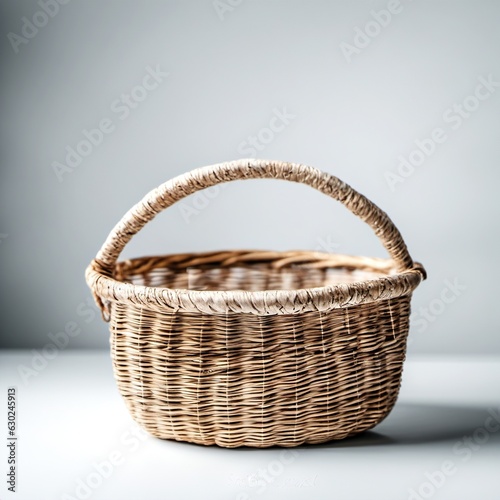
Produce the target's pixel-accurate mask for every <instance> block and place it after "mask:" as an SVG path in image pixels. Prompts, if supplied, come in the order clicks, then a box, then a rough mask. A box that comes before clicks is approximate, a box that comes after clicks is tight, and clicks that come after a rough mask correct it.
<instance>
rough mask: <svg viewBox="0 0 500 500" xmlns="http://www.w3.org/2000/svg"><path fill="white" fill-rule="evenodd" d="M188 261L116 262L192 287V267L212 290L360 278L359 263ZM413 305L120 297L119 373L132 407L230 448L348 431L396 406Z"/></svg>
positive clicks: (148, 423)
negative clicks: (316, 307) (222, 303)
mask: <svg viewBox="0 0 500 500" xmlns="http://www.w3.org/2000/svg"><path fill="white" fill-rule="evenodd" d="M224 255H225V256H226V257H227V253H224ZM172 260H175V256H172ZM192 260H193V261H194V260H196V256H193V259H192ZM198 260H199V259H198ZM211 260H213V259H211ZM165 265H171V264H165ZM183 267H184V269H182V270H176V269H175V268H174V269H172V267H168V268H166V267H161V268H158V267H157V264H155V259H138V260H136V261H134V263H133V265H129V266H121V267H120V268H119V269H118V271H117V272H118V275H119V277H120V280H123V281H125V282H132V283H135V284H141V283H142V284H151V283H154V284H156V285H158V286H159V285H165V286H173V285H174V286H175V285H180V286H182V285H184V286H186V284H187V280H189V279H190V278H191V281H193V278H192V276H194V277H195V278H194V280H195V281H194V285H196V286H197V287H199V288H204V289H206V288H215V287H218V288H221V289H228V288H234V287H235V286H241V287H245V288H247V289H252V288H261V287H268V288H270V287H281V288H283V287H284V286H286V285H288V286H289V287H295V286H297V285H299V286H300V285H301V284H305V285H320V284H326V283H325V282H327V281H328V280H329V279H336V280H344V281H354V279H355V276H353V272H352V270H351V271H348V270H343V269H336V270H335V273H333V275H331V276H330V274H331V273H330V274H329V272H328V271H329V270H328V269H322V270H318V269H314V268H310V267H308V266H293V267H291V268H284V269H281V270H279V271H276V270H275V269H272V268H270V267H269V266H268V265H259V266H246V267H231V268H229V269H224V268H222V269H221V268H220V267H218V266H217V263H215V265H214V264H212V266H211V268H210V269H209V270H207V269H203V270H199V269H194V268H193V267H190V268H189V271H191V273H189V274H188V273H186V272H185V266H183ZM255 268H257V269H255ZM366 274H370V273H366V272H365V275H366ZM192 284H193V283H192ZM409 312H410V294H408V295H405V296H402V297H398V298H394V299H387V300H379V301H376V302H371V303H366V304H361V305H356V306H351V307H345V308H337V309H332V310H329V311H307V312H304V313H298V314H284V315H276V314H275V315H256V314H252V313H232V314H200V313H196V312H181V311H179V312H165V311H161V310H154V309H150V308H148V307H138V306H136V305H130V304H124V303H117V304H114V305H113V307H112V311H111V322H110V330H111V352H112V360H113V366H114V373H115V377H116V380H117V383H118V387H119V389H120V392H121V394H122V396H123V398H124V399H125V402H126V404H127V407H128V409H129V410H130V413H131V414H132V416H133V418H134V419H135V420H136V421H137V422H138V423H139V424H140V425H141V426H142V427H143V428H145V429H146V430H147V431H148V432H150V433H151V434H153V435H154V436H157V437H160V438H166V439H175V440H180V441H189V442H194V443H198V444H205V445H210V444H217V445H220V446H224V447H235V446H254V447H267V446H272V445H280V446H296V445H299V444H302V443H321V442H324V441H328V440H332V439H341V438H345V437H347V436H351V435H354V434H357V433H359V432H362V431H364V430H367V429H370V428H371V427H373V426H375V425H377V424H378V423H379V422H380V421H381V420H382V419H383V418H384V417H385V416H386V415H387V414H388V413H389V411H390V410H391V408H392V407H393V405H394V403H395V401H396V398H397V395H398V391H399V386H400V379H401V371H402V366H403V361H404V358H405V350H406V339H407V333H408V319H409Z"/></svg>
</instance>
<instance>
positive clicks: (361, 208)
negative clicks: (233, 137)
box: [94, 159, 425, 277]
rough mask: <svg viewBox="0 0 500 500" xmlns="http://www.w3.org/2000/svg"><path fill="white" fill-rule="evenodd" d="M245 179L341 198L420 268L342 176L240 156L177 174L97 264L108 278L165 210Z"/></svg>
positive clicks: (125, 225)
mask: <svg viewBox="0 0 500 500" xmlns="http://www.w3.org/2000/svg"><path fill="white" fill-rule="evenodd" d="M241 179H282V180H286V181H293V182H299V183H302V184H306V185H308V186H311V187H313V188H315V189H317V190H318V191H320V192H322V193H324V194H326V195H328V196H330V197H332V198H334V199H335V200H338V201H340V202H341V203H342V204H343V205H345V206H346V207H347V208H348V209H349V210H350V211H351V212H352V213H353V214H355V215H357V216H358V217H359V218H361V219H362V220H363V221H365V222H366V223H367V224H368V225H370V226H371V228H372V229H373V231H374V232H375V234H376V235H377V236H378V238H379V239H380V241H381V242H382V244H383V245H384V247H385V248H386V249H387V251H388V252H389V255H390V256H391V257H392V259H393V260H394V261H395V263H396V265H397V268H398V271H406V270H409V269H415V268H417V267H418V268H419V270H421V272H422V275H423V276H424V277H425V271H424V270H423V268H421V267H420V266H419V265H415V264H414V262H413V260H412V258H411V256H410V254H409V253H408V249H407V248H406V244H405V242H404V241H403V238H402V236H401V234H400V232H399V231H398V229H397V228H396V226H395V225H394V224H393V223H392V221H391V219H390V218H389V216H388V215H387V214H386V213H385V212H383V211H382V210H381V209H380V208H378V207H377V206H376V205H375V204H374V203H372V202H371V201H370V200H368V199H367V198H365V197H364V196H363V195H362V194H360V193H358V192H357V191H355V190H354V189H353V188H351V187H350V186H349V185H348V184H346V183H344V182H342V181H341V180H339V179H338V178H337V177H334V176H333V175H330V174H328V173H325V172H321V171H320V170H317V169H315V168H312V167H309V166H305V165H300V164H295V163H287V162H280V161H269V160H252V159H250V160H237V161H233V162H228V163H220V164H217V165H212V166H208V167H203V168H198V169H196V170H193V171H191V172H188V173H186V174H184V175H180V176H178V177H175V178H173V179H171V180H169V181H167V182H165V183H164V184H162V185H161V186H159V187H158V188H156V189H154V190H152V191H151V192H149V193H148V194H147V195H146V196H145V197H144V198H143V199H142V200H141V201H140V202H139V203H137V204H136V205H135V206H134V207H132V208H131V209H130V210H129V211H128V212H127V213H126V214H125V215H124V216H123V218H122V219H121V220H120V222H118V224H117V225H116V226H115V227H114V228H113V230H112V231H111V232H110V234H109V235H108V237H107V239H106V241H105V242H104V244H103V246H102V247H101V249H100V250H99V253H98V254H97V256H96V258H95V260H94V264H95V266H96V267H97V268H99V269H100V271H101V272H102V273H103V274H105V275H108V276H110V277H111V276H112V275H113V271H114V266H115V263H116V260H117V259H118V257H119V255H120V253H121V252H122V250H123V248H124V247H125V245H126V244H127V243H128V242H129V241H130V240H131V239H132V237H133V236H134V235H135V234H137V233H138V232H139V231H140V230H141V229H142V228H143V227H144V226H145V225H146V224H147V223H148V222H149V221H151V220H152V219H153V218H154V217H155V216H156V215H157V214H158V213H160V212H161V211H162V210H164V209H166V208H168V207H170V206H171V205H173V204H174V203H176V202H177V201H179V200H182V199H183V198H185V197H186V196H189V195H190V194H193V193H195V192H197V191H200V190H202V189H205V188H209V187H211V186H215V185H216V184H220V183H223V182H228V181H235V180H241Z"/></svg>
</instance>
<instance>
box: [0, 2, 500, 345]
mask: <svg viewBox="0 0 500 500" xmlns="http://www.w3.org/2000/svg"><path fill="white" fill-rule="evenodd" d="M42 3H43V2H41V3H36V2H31V1H12V0H10V1H5V2H2V5H1V10H2V12H1V19H2V26H1V32H2V34H3V36H2V42H1V44H0V51H1V61H2V77H1V110H2V134H1V135H2V138H1V162H2V163H1V167H2V168H1V188H0V189H1V191H0V208H1V216H0V217H1V218H0V235H1V236H0V258H1V260H2V266H1V271H0V272H1V282H2V287H1V288H2V301H1V310H0V317H1V334H2V345H3V346H4V347H32V348H38V349H39V348H42V347H43V346H44V345H46V344H47V343H48V342H50V338H51V337H50V335H49V334H56V333H57V332H58V331H60V330H62V329H64V328H65V325H66V323H67V322H70V321H75V322H76V323H78V325H79V327H80V328H81V334H79V335H77V336H76V337H74V338H72V339H71V344H70V345H69V346H68V347H77V348H80V347H102V348H105V347H106V346H107V342H108V337H107V325H106V324H104V323H103V322H101V321H100V319H99V318H98V317H97V315H96V313H95V309H94V308H89V306H88V305H87V304H86V301H87V300H88V299H89V297H90V294H89V291H88V289H87V287H86V285H85V283H84V279H83V273H84V269H85V267H86V265H87V263H88V262H89V261H90V260H91V258H92V257H93V256H94V255H95V253H96V252H97V250H98V248H99V246H100V245H101V243H102V242H103V241H104V239H105V237H106V235H107V233H108V232H109V230H110V229H111V228H112V226H113V225H114V224H115V222H116V221H117V220H118V219H119V218H120V217H121V215H122V214H123V213H124V212H125V211H126V210H127V209H128V208H129V207H130V206H131V205H132V204H134V203H135V202H136V201H138V200H139V199H140V198H141V197H142V196H143V195H144V194H145V193H146V192H147V191H149V190H150V189H152V188H153V187H155V186H156V185H158V184H160V183H161V182H163V181H165V180H167V179H169V178H171V177H172V176H174V175H177V174H181V173H183V172H185V171H187V170H190V169H192V168H195V167H198V166H202V165H206V164H211V163H216V162H220V161H224V160H230V159H236V158H239V157H247V156H250V155H252V154H253V152H252V151H251V150H249V149H248V144H247V143H246V141H248V137H249V136H258V134H260V137H261V139H262V142H260V143H259V146H258V147H259V148H261V150H260V151H256V152H255V153H256V155H257V156H258V157H262V158H273V159H283V160H289V161H295V162H302V163H306V164H310V165H313V166H316V167H318V168H320V169H323V170H326V171H329V172H331V173H333V174H335V175H337V176H339V177H341V178H342V179H344V180H346V181H347V182H349V183H350V184H352V185H353V186H354V187H356V188H357V189H358V190H360V191H361V192H363V193H365V194H366V195H367V196H368V197H369V198H371V199H372V200H373V201H375V202H376V203H378V204H379V205H380V206H381V207H382V208H383V209H384V210H386V211H387V212H388V213H389V214H390V215H391V216H392V218H393V220H394V221H395V222H396V224H397V225H398V226H399V227H400V229H401V230H402V233H403V235H404V236H405V238H406V240H407V244H408V246H409V248H410V250H411V252H412V254H413V256H414V257H415V258H416V259H417V260H420V261H421V262H423V263H424V264H425V265H426V267H427V269H428V272H429V278H430V279H429V280H428V281H427V282H425V283H424V284H423V285H422V286H421V287H420V288H419V289H418V291H417V292H416V294H415V296H414V301H413V306H414V311H415V314H414V316H413V330H412V342H411V345H410V348H409V349H410V354H414V353H460V354H475V353H485V354H491V353H499V352H500V337H499V335H498V332H499V310H500V308H499V307H498V305H497V300H498V291H497V283H498V280H499V278H500V275H499V266H498V255H499V253H500V252H499V243H498V216H499V202H498V185H499V181H500V173H499V168H498V159H499V155H500V141H499V132H500V114H499V111H500V87H499V86H498V84H496V85H495V83H493V84H489V85H490V87H491V89H490V91H489V93H488V92H487V91H485V90H484V89H479V94H478V95H479V96H480V97H481V100H479V99H477V98H474V97H473V96H474V94H475V92H476V90H477V86H478V85H480V78H481V77H483V78H485V79H490V80H492V81H493V82H500V57H499V51H500V30H498V26H499V21H500V3H499V2H496V1H493V0H491V1H486V0H483V1H475V2H472V1H453V2H450V1H448V2H447V1H432V2H431V1H424V0H418V1H417V0H415V1H410V0H401V2H399V3H398V2H397V0H393V1H392V2H390V1H389V2H388V1H386V0H382V1H356V2H352V1H347V0H346V1H318V0H316V1H305V0H301V1H295V0H287V1H269V0H268V1H250V0H244V1H238V0H221V1H219V2H212V1H209V0H207V1H205V0H204V1H190V2H186V1H184V2H183V1H180V0H178V1H151V0H149V1H142V2H133V1H106V2H99V1H85V2H83V1H77V0H72V1H70V2H68V3H67V4H65V5H59V4H58V5H59V6H58V7H57V6H54V4H51V5H52V7H50V6H48V7H46V9H47V10H48V11H50V16H49V15H48V14H47V15H46V16H45V17H44V15H43V10H42V6H41V5H42ZM389 8H390V9H392V10H393V13H392V14H391V19H390V20H388V16H387V15H386V14H384V13H382V14H380V15H378V16H377V14H376V13H377V12H380V11H381V10H384V11H387V10H388V9H389ZM56 11H57V12H56ZM372 11H374V12H375V14H374V12H372ZM40 12H42V14H40ZM384 15H385V17H384ZM381 16H382V17H381ZM23 18H26V19H27V21H26V20H25V19H23ZM376 18H378V20H376ZM31 22H32V23H35V24H38V25H39V27H38V28H37V26H36V25H32V26H30V23H31ZM382 24H385V26H382ZM30 29H31V31H30ZM23 30H24V35H23ZM366 30H367V31H368V32H369V35H368V37H366V35H365V36H363V35H361V34H360V32H361V31H363V32H364V31H366ZM13 34H14V35H13ZM16 36H17V37H16ZM21 36H23V37H24V41H23V40H22V39H21V38H20V37H21ZM356 43H357V45H356ZM347 44H350V45H351V47H350V48H349V46H348V45H347ZM349 50H350V51H351V52H350V56H349V54H347V53H348V52H349ZM346 54H347V57H346ZM148 67H149V68H157V67H158V68H159V70H160V71H161V72H165V73H167V72H168V76H161V75H160V76H158V77H157V78H158V80H161V81H158V82H157V86H156V88H155V89H150V90H145V91H144V90H141V89H135V90H133V89H134V87H136V86H137V85H140V84H141V82H142V81H143V79H144V77H145V75H146V74H147V72H148V70H147V68H148ZM146 83H147V84H148V86H150V87H151V86H152V84H153V83H154V82H153V80H146ZM132 90H133V92H134V93H135V96H136V97H137V98H138V100H140V102H132V106H133V107H132V106H130V105H124V104H123V103H120V102H119V101H120V100H121V99H122V94H130V92H131V91H132ZM455 105H460V106H465V107H464V108H463V111H460V108H458V107H455V108H454V106H455ZM284 109H285V110H286V112H287V113H288V114H289V115H293V116H291V117H290V118H289V119H288V120H287V121H288V123H287V124H286V125H285V126H284V127H283V130H280V131H279V132H275V133H273V134H272V135H270V134H269V132H262V130H263V129H265V128H266V127H268V125H269V123H270V120H271V119H272V117H273V116H274V115H275V114H276V110H278V111H281V112H282V111H283V110H284ZM460 113H462V115H460ZM102 120H105V122H104V124H105V125H106V126H107V127H108V128H107V130H109V133H106V134H103V138H102V141H101V143H100V144H98V145H95V146H91V148H90V151H89V150H87V151H85V145H83V146H82V145H81V141H82V140H83V139H85V136H84V132H83V131H84V130H88V131H90V130H91V129H94V128H96V127H97V126H98V125H99V124H100V123H101V124H102ZM435 129H441V130H442V132H439V131H438V132H435V134H436V135H435V137H439V139H440V140H441V143H439V144H435V145H434V148H432V147H431V146H428V148H429V151H430V150H431V149H433V151H432V152H430V154H429V155H428V156H427V155H426V156H425V161H423V162H422V164H421V165H419V166H417V167H415V168H414V171H413V172H410V171H409V170H408V169H407V170H406V171H405V172H404V173H405V175H407V176H406V177H401V178H400V180H401V181H402V182H398V183H397V184H396V185H395V186H393V187H394V189H391V187H390V185H389V183H388V181H387V172H388V171H390V172H393V173H397V172H398V170H397V169H398V164H399V163H400V160H398V157H399V156H400V155H403V156H404V157H405V158H408V157H410V155H413V156H412V158H413V160H414V161H416V162H418V161H419V160H422V158H421V156H422V155H420V156H419V154H418V153H415V152H414V151H415V150H416V149H417V145H416V142H415V141H418V140H424V139H425V138H428V137H431V135H432V133H433V131H434V130H435ZM439 134H441V135H439ZM95 137H96V138H97V139H99V134H97V135H96V134H95ZM266 142H267V143H266ZM79 144H80V149H81V150H82V148H83V151H84V152H85V153H88V155H87V156H86V157H84V158H82V161H81V163H80V164H79V165H77V166H75V167H74V168H72V169H69V168H68V170H70V171H65V172H63V173H60V179H58V176H57V175H56V173H55V171H54V168H53V163H54V162H60V163H62V164H64V163H66V160H65V157H66V154H67V147H70V148H77V147H78V145H79ZM398 175H399V174H398ZM60 180H61V181H60ZM204 201H205V202H206V199H205V200H204V199H203V198H200V197H198V198H196V199H193V198H192V199H188V200H186V203H185V204H184V205H181V206H182V207H183V210H184V211H183V210H182V209H180V208H179V207H173V208H172V209H170V210H168V211H167V212H165V213H164V214H163V215H162V216H161V217H159V218H158V219H157V220H155V221H154V223H152V224H150V226H148V227H147V228H146V229H145V230H144V231H143V232H142V233H141V234H140V236H138V237H136V238H135V239H134V240H133V241H132V243H131V244H130V245H129V247H127V249H126V251H125V252H124V254H123V256H125V257H130V256H140V255H145V254H155V253H171V252H183V251H197V250H208V249H225V248H271V249H295V248H319V249H325V250H328V249H331V250H334V251H338V252H341V253H354V254H363V255H378V256H384V251H383V249H382V247H381V245H380V244H379V243H378V241H377V240H376V238H375V237H374V236H373V235H372V234H371V231H370V230H369V228H367V227H364V226H363V224H362V223H360V222H358V221H357V220H356V219H355V218H354V216H352V215H350V214H349V213H347V211H346V210H345V209H344V208H343V207H341V206H340V205H338V204H336V203H334V202H333V201H331V200H329V199H326V198H325V197H322V196H321V195H320V194H319V193H316V192H315V191H313V190H311V189H309V188H306V187H304V186H298V185H292V184H290V183H280V182H276V181H247V182H240V183H233V184H232V185H230V186H228V187H227V188H225V189H223V190H221V191H220V192H219V194H218V195H217V196H215V197H213V198H211V199H209V203H208V204H207V203H205V204H206V207H204V208H203V209H200V210H198V209H199V208H200V207H201V206H202V205H203V202H204ZM193 207H194V210H196V211H197V213H196V214H194V215H192V216H190V217H189V218H188V221H187V222H188V223H187V222H186V210H190V209H192V208H193ZM196 207H198V208H196ZM421 308H423V309H425V310H427V309H428V310H429V311H430V312H423V310H422V309H421ZM429 308H430V309H429Z"/></svg>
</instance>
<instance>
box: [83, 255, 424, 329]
mask: <svg viewBox="0 0 500 500" xmlns="http://www.w3.org/2000/svg"><path fill="white" fill-rule="evenodd" d="M237 252H241V251H225V252H220V253H221V254H228V253H237ZM254 252H259V251H254ZM260 252H265V251H260ZM288 253H289V252H273V254H283V255H287V254H288ZM303 253H304V255H305V254H308V255H316V256H317V255H319V254H321V252H308V251H304V252H303ZM208 254H210V253H207V252H199V253H196V252H193V253H189V254H169V255H165V256H158V257H157V258H162V257H174V258H175V257H177V256H188V255H190V256H198V255H208ZM323 255H327V256H332V257H333V256H337V257H338V255H337V254H323ZM341 257H348V258H350V259H353V260H352V262H354V260H359V261H360V262H365V263H366V262H374V263H376V262H378V263H379V265H380V266H384V263H385V266H384V267H386V268H393V267H394V266H392V265H389V264H391V263H394V261H393V260H392V259H382V258H373V257H357V256H341ZM148 258H151V259H153V258H156V257H155V256H151V257H139V258H135V259H129V260H126V261H121V262H119V263H117V267H118V266H120V265H122V266H123V265H124V264H125V263H127V262H134V261H139V260H141V259H148ZM328 267H330V266H328ZM331 267H332V268H333V267H334V266H331ZM342 267H344V268H345V267H347V266H346V265H343V266H342V265H339V266H337V268H342ZM381 270H382V269H380V270H379V271H381ZM85 276H86V281H87V283H88V285H89V286H90V288H91V289H92V292H93V294H94V297H95V299H96V301H97V303H98V304H99V305H100V306H101V308H102V310H103V318H104V319H105V320H106V321H109V319H110V314H111V309H112V304H116V303H122V304H128V305H133V306H137V307H145V308H147V309H150V310H154V311H157V312H158V313H162V312H190V313H200V314H211V315H214V314H222V315H224V314H234V313H237V314H238V313H239V314H241V313H246V314H255V315H264V316H268V315H284V314H301V313H305V312H310V311H316V312H326V311H329V310H332V309H339V308H346V307H352V306H356V305H362V304H367V303H372V302H377V301H381V300H388V299H393V298H397V297H401V296H404V295H409V294H411V293H412V292H413V290H414V289H415V288H416V287H417V286H418V285H419V284H420V282H421V281H422V280H423V279H425V271H424V268H423V266H422V265H421V264H419V263H418V262H415V263H414V266H413V267H412V268H411V269H407V270H405V271H400V272H394V274H386V275H383V276H379V277H376V278H373V279H368V280H363V281H355V282H352V283H338V284H332V285H326V286H321V287H312V288H300V289H275V290H258V291H247V290H192V289H181V288H168V287H158V286H145V285H137V284H133V283H127V282H123V281H120V280H118V279H116V278H114V277H112V276H110V275H109V272H108V271H107V269H106V267H105V266H103V265H102V264H101V263H100V262H99V260H98V259H94V260H93V261H92V262H91V263H90V265H89V266H88V267H87V269H86V272H85Z"/></svg>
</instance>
